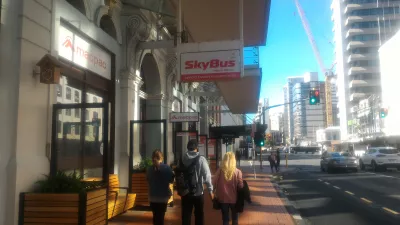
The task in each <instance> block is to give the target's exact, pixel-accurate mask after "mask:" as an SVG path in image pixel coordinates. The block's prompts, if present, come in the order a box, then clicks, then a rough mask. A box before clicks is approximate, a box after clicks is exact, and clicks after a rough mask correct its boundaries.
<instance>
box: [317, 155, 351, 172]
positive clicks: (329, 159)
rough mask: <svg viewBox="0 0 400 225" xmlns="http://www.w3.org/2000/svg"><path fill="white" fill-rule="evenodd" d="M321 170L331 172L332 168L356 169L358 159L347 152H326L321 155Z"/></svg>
mask: <svg viewBox="0 0 400 225" xmlns="http://www.w3.org/2000/svg"><path fill="white" fill-rule="evenodd" d="M320 165H321V171H322V172H325V171H326V172H328V173H331V172H333V171H334V170H338V169H345V170H352V171H354V172H357V171H358V160H357V158H356V157H355V156H353V155H352V154H351V153H349V152H328V151H325V152H324V153H322V156H321V163H320Z"/></svg>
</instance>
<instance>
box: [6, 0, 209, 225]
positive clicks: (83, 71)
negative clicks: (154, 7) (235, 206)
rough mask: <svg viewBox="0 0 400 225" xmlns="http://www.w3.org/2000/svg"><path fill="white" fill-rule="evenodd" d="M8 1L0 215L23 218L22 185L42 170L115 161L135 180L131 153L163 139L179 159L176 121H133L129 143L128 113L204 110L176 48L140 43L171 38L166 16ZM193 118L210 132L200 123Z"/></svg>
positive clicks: (140, 116)
mask: <svg viewBox="0 0 400 225" xmlns="http://www.w3.org/2000/svg"><path fill="white" fill-rule="evenodd" d="M2 4H3V5H2V7H1V17H2V18H1V29H0V49H1V57H0V92H1V94H0V96H1V97H0V99H1V100H0V114H1V115H2V116H1V123H2V126H1V128H0V133H1V135H0V136H1V137H0V142H1V143H2V146H1V147H0V150H1V151H0V155H1V157H0V175H1V176H2V177H3V178H4V179H3V181H1V182H0V224H17V223H18V222H17V221H18V219H17V218H18V207H19V206H18V202H19V194H20V193H21V192H25V191H30V190H32V187H33V185H34V184H35V182H36V181H37V180H38V179H41V178H43V177H42V176H43V174H49V173H51V172H54V171H56V170H63V171H72V170H77V171H79V172H81V173H82V174H84V175H85V177H86V176H90V177H104V176H105V173H104V171H107V173H116V174H119V175H120V182H121V185H122V186H128V177H129V175H128V173H129V169H128V168H129V164H130V163H129V160H130V159H132V161H133V162H132V163H133V164H136V163H138V162H139V161H140V160H141V159H142V158H143V157H149V156H150V155H151V152H152V151H153V150H154V149H155V148H160V149H162V150H165V152H166V157H167V159H168V163H170V162H173V161H174V152H173V150H172V149H173V142H174V138H175V137H174V135H173V133H174V129H175V128H174V127H173V126H167V127H166V128H165V129H162V126H161V125H158V126H157V125H155V126H154V125H142V126H139V125H137V126H135V127H134V128H133V132H134V140H135V141H134V146H133V149H134V151H133V152H132V153H131V152H129V149H130V148H129V139H130V137H129V130H130V126H129V124H130V121H132V120H163V119H164V120H165V119H167V118H168V115H169V113H170V112H172V111H178V112H191V111H196V112H197V111H199V104H198V103H199V102H200V97H191V98H189V96H188V95H185V93H188V92H190V91H191V90H193V89H194V87H193V86H192V85H188V84H178V83H177V82H176V79H174V77H175V76H174V75H175V74H174V73H175V69H174V68H175V65H176V64H175V63H176V56H175V54H173V53H171V52H169V51H167V50H165V49H152V50H150V49H145V48H140V49H139V48H136V47H137V46H138V44H139V43H141V42H143V41H157V40H161V39H171V38H173V36H172V34H171V32H170V30H168V29H166V28H165V29H158V28H157V26H156V24H162V23H163V22H164V21H160V19H159V17H158V16H157V15H156V14H155V13H152V12H150V11H143V10H140V9H139V8H134V7H133V8H132V7H131V8H129V7H123V4H122V3H121V2H120V1H87V0H85V1H72V0H71V1H68V0H67V1H64V0H53V1H22V0H12V1H11V0H4V1H2ZM128 8H129V9H128ZM46 68H48V70H44V69H46ZM52 71H58V73H57V74H58V75H59V76H60V78H59V82H58V84H46V83H45V82H49V81H50V80H44V79H53V78H54V79H56V78H55V77H56V76H53V75H54V74H53V73H51V72H52ZM45 73H46V74H45ZM47 75H51V76H47ZM52 76H53V78H52ZM67 105H68V106H67ZM55 110H57V111H56V113H54V112H55ZM53 121H55V123H53ZM200 123H203V127H206V126H204V123H205V124H207V125H208V121H202V122H200ZM106 125H107V126H106ZM196 126H197V128H196ZM105 127H108V129H105ZM193 127H194V129H196V130H198V131H199V132H203V131H200V130H199V128H198V127H199V126H198V124H195V125H193ZM181 129H188V125H187V124H183V125H181ZM54 132H56V134H54ZM105 132H107V133H105ZM82 137H83V139H82ZM52 138H53V139H54V140H56V141H55V142H52ZM165 139H167V140H166V144H167V148H166V149H165V148H164V146H163V144H162V143H163V142H164V140H165ZM79 140H84V146H85V147H83V146H81V145H80V144H81V142H80V141H79ZM67 142H68V145H67V146H66V145H62V144H60V143H67ZM184 142H185V141H182V143H181V144H182V145H183V144H184ZM178 144H179V143H178ZM79 149H82V150H83V149H84V151H85V152H84V154H85V156H84V157H85V162H86V163H84V164H80V163H78V162H79V161H80V159H81V157H82V152H80V150H79ZM56 151H57V152H58V153H57V154H58V158H56V159H53V158H54V157H52V156H53V155H54V154H56V153H55V152H56ZM105 158H106V159H107V160H108V162H107V164H109V168H106V169H104V166H105V165H104V164H103V162H105V161H104V159H105Z"/></svg>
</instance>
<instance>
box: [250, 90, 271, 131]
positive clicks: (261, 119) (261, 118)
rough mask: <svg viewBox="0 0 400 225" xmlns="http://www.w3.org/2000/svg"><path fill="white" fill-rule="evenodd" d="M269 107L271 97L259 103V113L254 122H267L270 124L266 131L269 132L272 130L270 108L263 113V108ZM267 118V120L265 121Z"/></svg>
mask: <svg viewBox="0 0 400 225" xmlns="http://www.w3.org/2000/svg"><path fill="white" fill-rule="evenodd" d="M268 107H269V99H268V98H264V100H263V101H261V102H259V103H258V110H257V114H256V115H255V116H254V122H255V123H261V124H263V123H264V122H265V124H267V125H268V127H267V130H266V131H265V132H269V131H270V130H271V127H270V124H269V123H270V118H269V113H268V112H269V110H268V109H267V110H265V112H264V115H263V109H266V108H268ZM264 120H265V121H264Z"/></svg>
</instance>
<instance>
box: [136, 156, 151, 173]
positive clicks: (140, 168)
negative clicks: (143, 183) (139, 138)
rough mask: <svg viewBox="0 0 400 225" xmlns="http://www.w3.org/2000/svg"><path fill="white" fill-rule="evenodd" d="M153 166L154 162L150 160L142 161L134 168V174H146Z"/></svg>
mask: <svg viewBox="0 0 400 225" xmlns="http://www.w3.org/2000/svg"><path fill="white" fill-rule="evenodd" d="M151 166H153V161H152V160H151V159H149V158H145V159H142V160H141V161H140V162H139V163H138V164H137V165H136V166H133V171H134V172H146V170H147V168H149V167H151Z"/></svg>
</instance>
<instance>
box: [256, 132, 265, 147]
mask: <svg viewBox="0 0 400 225" xmlns="http://www.w3.org/2000/svg"><path fill="white" fill-rule="evenodd" d="M254 144H255V145H256V146H258V147H262V146H264V135H263V133H262V132H256V133H254Z"/></svg>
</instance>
